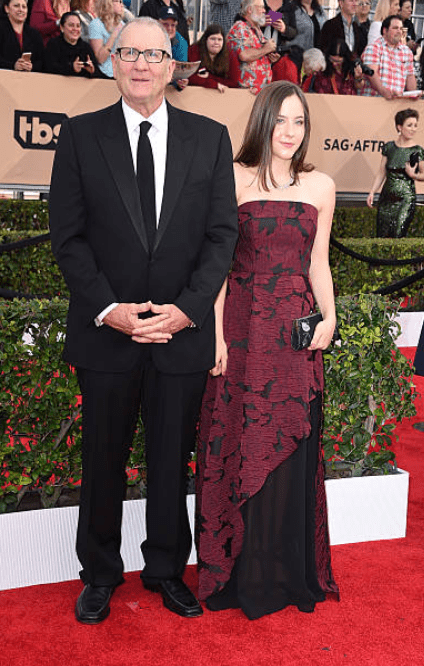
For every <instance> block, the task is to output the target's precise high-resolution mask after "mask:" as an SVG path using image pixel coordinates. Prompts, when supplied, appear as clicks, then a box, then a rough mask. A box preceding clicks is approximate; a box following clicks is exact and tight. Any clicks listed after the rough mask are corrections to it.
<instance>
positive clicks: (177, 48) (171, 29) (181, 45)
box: [159, 5, 188, 62]
mask: <svg viewBox="0 0 424 666" xmlns="http://www.w3.org/2000/svg"><path fill="white" fill-rule="evenodd" d="M159 23H161V24H162V25H163V27H164V28H165V30H166V32H167V33H168V35H169V39H170V40H171V46H172V57H173V58H174V60H177V61H178V62H187V60H188V43H187V41H186V40H185V39H184V37H183V36H182V35H180V33H179V32H178V30H177V26H178V14H177V12H176V10H175V9H174V7H172V6H171V5H170V6H169V7H166V6H165V7H162V9H161V10H160V12H159Z"/></svg>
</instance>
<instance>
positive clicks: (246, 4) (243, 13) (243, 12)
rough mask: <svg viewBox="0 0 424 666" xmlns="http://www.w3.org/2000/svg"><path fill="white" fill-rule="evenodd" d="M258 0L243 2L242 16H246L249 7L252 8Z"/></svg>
mask: <svg viewBox="0 0 424 666" xmlns="http://www.w3.org/2000/svg"><path fill="white" fill-rule="evenodd" d="M255 2H256V0H241V7H240V14H241V15H242V16H246V13H247V10H248V9H249V7H252V5H254V4H255Z"/></svg>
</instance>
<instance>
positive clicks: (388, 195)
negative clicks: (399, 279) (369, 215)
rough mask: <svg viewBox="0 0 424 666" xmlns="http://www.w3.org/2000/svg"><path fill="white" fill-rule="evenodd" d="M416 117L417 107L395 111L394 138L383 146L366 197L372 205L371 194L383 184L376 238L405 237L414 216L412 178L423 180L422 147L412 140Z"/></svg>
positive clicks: (423, 160) (413, 183) (413, 185)
mask: <svg viewBox="0 0 424 666" xmlns="http://www.w3.org/2000/svg"><path fill="white" fill-rule="evenodd" d="M418 120H419V114H418V111H417V110H416V109H402V111H398V113H397V114H396V115H395V126H396V130H397V133H398V136H397V139H396V140H395V141H389V142H388V143H385V144H384V146H383V150H382V158H381V163H380V168H379V170H378V173H377V175H376V177H375V179H374V182H373V184H372V188H371V191H370V193H369V195H368V198H367V205H368V206H369V207H370V208H372V206H373V202H374V194H375V193H376V192H377V190H378V189H379V188H380V187H381V185H383V189H382V190H381V194H380V197H379V199H378V208H377V237H378V238H402V237H404V236H406V234H407V232H408V228H409V225H410V224H411V221H412V219H413V217H414V213H415V203H416V193H415V181H416V180H424V150H423V148H421V146H418V145H417V144H416V143H415V142H414V137H415V134H416V131H417V127H418Z"/></svg>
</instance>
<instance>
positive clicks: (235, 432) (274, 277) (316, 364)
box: [196, 81, 338, 619]
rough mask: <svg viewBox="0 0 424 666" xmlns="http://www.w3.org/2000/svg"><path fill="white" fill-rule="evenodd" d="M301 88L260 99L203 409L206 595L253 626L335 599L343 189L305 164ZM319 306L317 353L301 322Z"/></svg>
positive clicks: (241, 161) (200, 509)
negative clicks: (329, 402) (333, 352)
mask: <svg viewBox="0 0 424 666" xmlns="http://www.w3.org/2000/svg"><path fill="white" fill-rule="evenodd" d="M309 134H310V120H309V111H308V107H307V103H306V100H305V97H304V95H303V93H302V92H301V90H300V89H299V88H298V87H297V86H296V85H294V84H292V83H289V82H287V81H281V82H276V83H272V84H271V85H269V86H267V87H266V88H264V89H263V90H262V91H261V92H260V94H259V95H258V97H257V98H256V100H255V103H254V106H253V109H252V113H251V116H250V119H249V122H248V126H247V129H246V133H245V137H244V140H243V145H242V147H241V149H240V151H239V153H238V155H237V156H236V160H235V162H236V163H235V177H236V188H237V197H238V204H239V233H240V235H239V241H238V245H237V248H236V252H235V258H234V264H233V268H232V271H231V273H230V276H229V278H228V285H227V284H225V285H223V288H222V289H221V292H220V294H219V296H218V298H217V301H216V305H215V310H216V347H217V349H216V365H215V367H214V368H213V369H212V370H211V376H210V378H209V381H208V387H207V390H206V393H205V398H204V402H203V407H202V414H201V423H200V445H199V450H198V478H197V481H198V499H197V509H196V517H197V524H196V538H197V549H198V561H199V596H200V598H201V599H206V605H207V607H208V608H209V609H210V610H222V609H226V608H241V609H242V610H243V611H244V613H245V614H246V615H247V616H248V617H249V618H251V619H254V618H258V617H261V616H263V615H266V614H269V613H273V612H275V611H278V610H281V609H282V608H284V607H286V606H288V605H290V604H293V605H295V606H297V607H298V608H299V610H301V611H306V612H311V611H313V610H314V607H315V603H316V602H318V601H323V600H324V599H325V597H326V595H327V593H329V592H333V593H336V595H337V592H338V590H337V586H336V584H335V582H334V579H333V575H332V571H331V562H330V550H329V542H328V533H327V514H326V502H325V491H324V477H323V465H322V460H321V453H320V451H321V449H320V432H321V404H322V390H323V368H322V353H321V350H322V349H325V348H326V347H327V346H328V345H329V344H330V341H331V338H332V335H333V331H334V327H335V323H336V316H335V307H334V297H333V284H332V278H331V273H330V268H329V262H328V248H329V237H330V228H331V222H332V216H333V209H334V202H335V188H334V183H333V181H332V180H331V179H330V178H329V177H328V176H326V175H324V174H322V173H319V172H318V171H315V170H314V168H313V167H312V166H311V165H308V164H306V163H305V155H306V150H307V147H308V142H309ZM314 300H316V302H317V304H318V306H319V309H320V311H321V313H322V315H323V321H322V322H321V323H320V324H318V326H317V328H316V331H315V335H314V337H313V340H312V343H311V345H310V347H309V348H308V349H305V350H303V351H299V352H294V351H292V349H291V346H290V333H291V328H292V321H293V319H295V318H297V317H302V316H305V315H308V314H309V313H310V311H311V310H312V309H313V307H314Z"/></svg>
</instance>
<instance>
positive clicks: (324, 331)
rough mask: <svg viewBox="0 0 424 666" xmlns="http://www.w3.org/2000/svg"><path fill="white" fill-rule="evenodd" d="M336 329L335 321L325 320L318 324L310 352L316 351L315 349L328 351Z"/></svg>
mask: <svg viewBox="0 0 424 666" xmlns="http://www.w3.org/2000/svg"><path fill="white" fill-rule="evenodd" d="M335 328H336V322H335V321H333V320H331V321H330V320H328V319H324V320H323V321H320V323H319V324H317V327H316V329H315V333H314V337H313V338H312V342H311V344H310V345H309V347H308V349H309V351H314V350H315V349H327V347H328V345H329V344H330V342H331V340H332V337H333V333H334V329H335Z"/></svg>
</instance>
